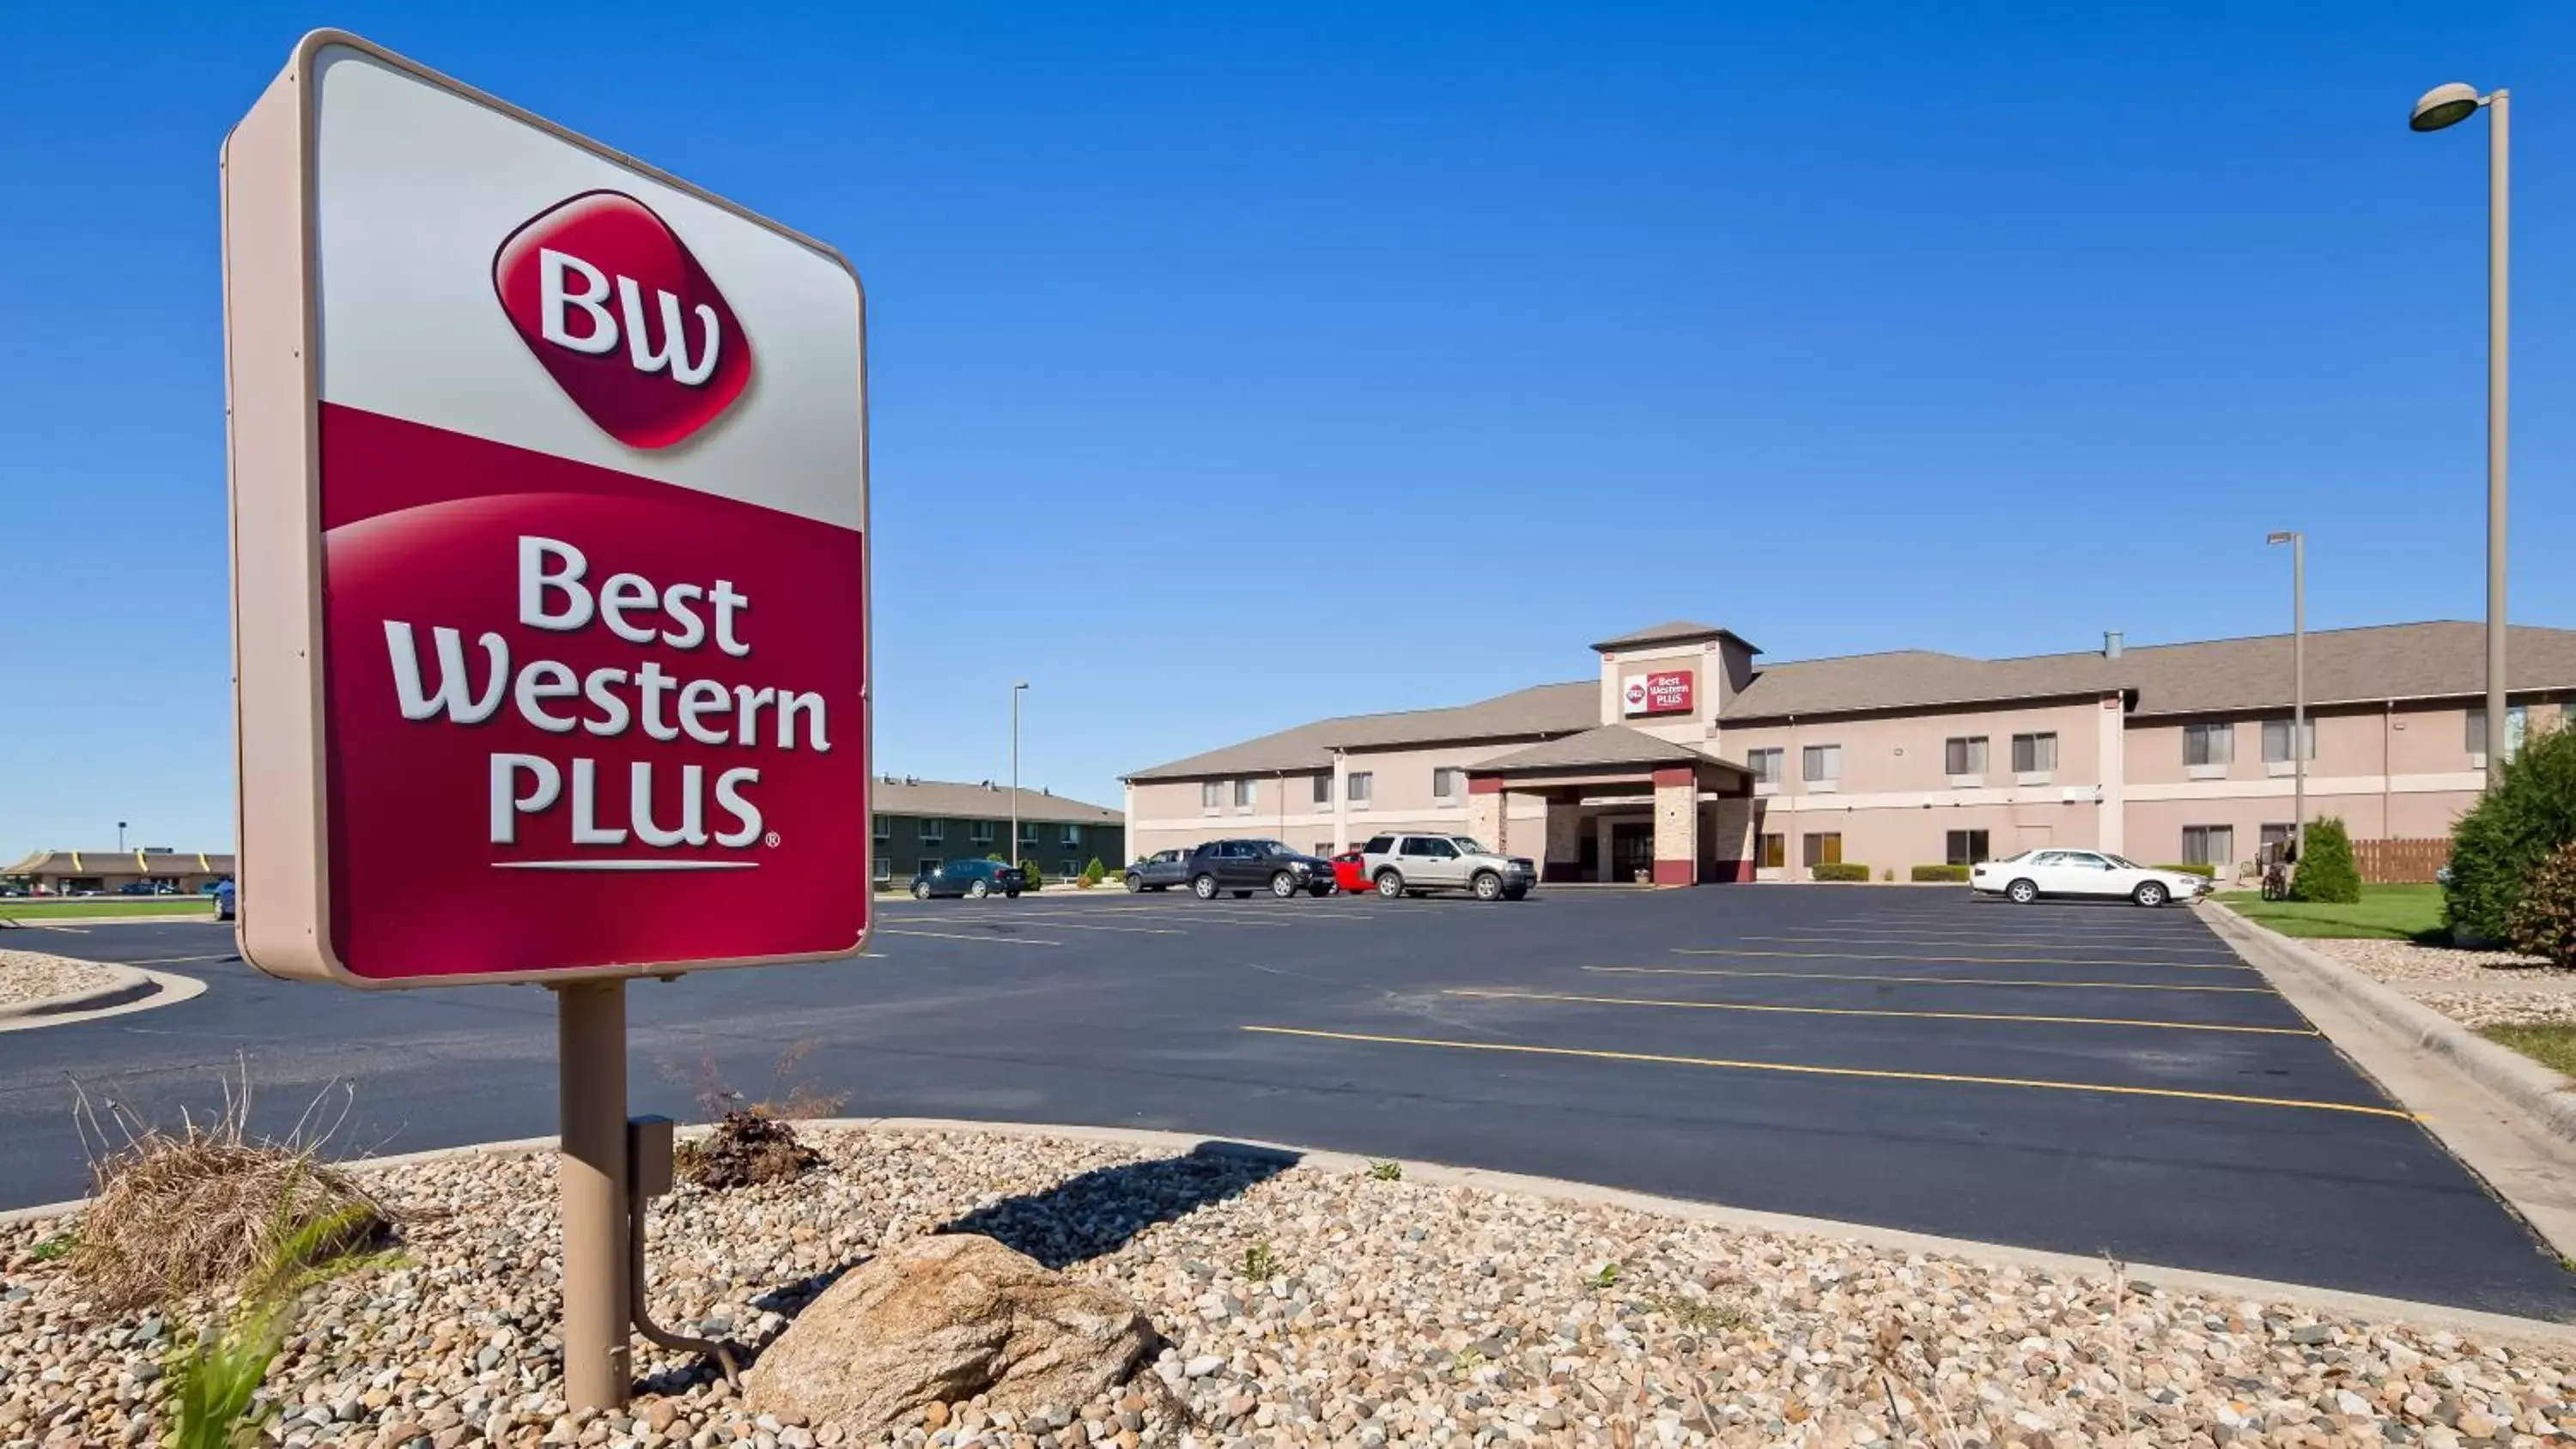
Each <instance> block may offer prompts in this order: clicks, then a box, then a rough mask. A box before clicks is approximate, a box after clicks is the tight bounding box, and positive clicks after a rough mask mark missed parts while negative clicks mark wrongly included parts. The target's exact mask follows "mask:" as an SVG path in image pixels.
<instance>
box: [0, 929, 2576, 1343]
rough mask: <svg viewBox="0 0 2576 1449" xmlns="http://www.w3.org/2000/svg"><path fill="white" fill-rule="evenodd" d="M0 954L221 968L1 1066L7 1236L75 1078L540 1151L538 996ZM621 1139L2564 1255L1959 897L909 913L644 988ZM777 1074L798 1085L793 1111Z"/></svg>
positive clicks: (2381, 1099) (2377, 1139) (2279, 1248)
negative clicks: (1085, 1143)
mask: <svg viewBox="0 0 2576 1449" xmlns="http://www.w3.org/2000/svg"><path fill="white" fill-rule="evenodd" d="M10 944H12V945H13V946H28V947H32V948H35V949H42V950H51V951H56V952H59V953H61V954H64V955H72V956H82V957H88V958H91V959H98V960H117V961H126V962H132V963H138V964H148V965H150V966H151V967H152V969H155V970H161V971H170V972H177V973H185V974H189V975H195V976H199V977H202V978H203V979H205V980H206V981H208V982H209V984H210V986H211V989H210V990H208V991H207V992H206V993H205V994H204V995H202V996H200V997H197V998H196V999H194V1000H191V1001H187V1002H183V1003H180V1004H178V1005H175V1006H171V1007H169V1008H166V1009H162V1010H154V1011H146V1012H140V1013H136V1014H133V1015H130V1016H124V1017H117V1018H112V1019H106V1020H101V1021H97V1022H89V1023H81V1024H75V1025H66V1026H60V1027H49V1028H45V1029H43V1030H37V1031H24V1032H17V1033H12V1034H7V1035H0V1141H5V1143H6V1146H5V1148H4V1149H0V1204H5V1205H22V1204H27V1203H34V1202H42V1201H49V1200H55V1199H60V1198H66V1197H71V1196H76V1195H78V1194H79V1193H80V1192H81V1191H82V1190H83V1188H84V1185H85V1170H86V1169H85V1166H84V1164H85V1157H84V1154H83V1148H82V1145H81V1142H80V1138H79V1135H78V1133H77V1132H76V1130H75V1127H74V1123H73V1120H72V1115H71V1110H70V1109H71V1103H72V1091H71V1086H70V1083H71V1081H72V1080H74V1079H77V1080H78V1081H79V1082H80V1083H81V1084H82V1085H83V1086H84V1087H85V1088H86V1089H87V1090H88V1092H89V1094H90V1095H91V1097H92V1098H93V1099H102V1098H114V1099H116V1100H118V1101H122V1102H125V1103H127V1104H129V1105H131V1106H132V1107H133V1108H135V1109H136V1110H137V1111H139V1112H141V1113H144V1114H146V1115H152V1116H158V1117H162V1118H168V1117H170V1116H172V1115H173V1114H174V1113H175V1112H176V1110H177V1109H178V1108H179V1107H180V1106H182V1105H189V1106H195V1107H203V1106H204V1105H206V1104H208V1103H210V1102H213V1101H215V1100H217V1099H218V1098H219V1088H218V1083H219V1080H220V1078H221V1077H222V1076H223V1075H225V1074H226V1073H228V1072H231V1071H232V1070H234V1066H235V1062H236V1059H237V1058H238V1059H241V1060H246V1061H247V1063H248V1067H249V1073H250V1077H251V1079H252V1081H253V1083H254V1085H255V1088H256V1090H257V1093H258V1104H257V1108H256V1122H257V1123H258V1124H259V1125H260V1126H262V1127H265V1128H267V1129H270V1130H281V1131H282V1130H285V1129H286V1128H287V1127H289V1126H291V1125H292V1124H293V1123H294V1122H295V1120H296V1119H298V1118H299V1117H303V1116H306V1115H307V1110H308V1107H309V1106H310V1105H311V1104H312V1103H313V1102H314V1101H315V1100H316V1099H317V1097H320V1098H323V1099H325V1101H326V1103H327V1102H328V1101H329V1100H332V1098H331V1096H330V1094H331V1093H333V1092H335V1091H337V1090H339V1089H340V1088H341V1087H346V1088H347V1089H349V1090H350V1091H351V1092H352V1098H351V1100H350V1102H349V1104H348V1106H347V1107H346V1110H345V1113H344V1112H343V1111H341V1110H340V1109H338V1108H336V1107H334V1108H327V1109H326V1110H325V1112H324V1113H323V1116H324V1117H325V1119H326V1120H329V1121H332V1122H335V1123H336V1124H337V1127H336V1131H337V1137H336V1142H337V1143H338V1145H339V1146H340V1148H341V1149H342V1150H344V1151H354V1152H403V1151H413V1150H418V1149H422V1148H428V1147H438V1146H446V1145H453V1144H460V1143H469V1142H477V1141H488V1140H493V1139H498V1138H511V1137H525V1136H534V1135H540V1134H544V1133H548V1132H550V1131H552V1130H553V1127H554V1110H555V1051H554V1022H553V1008H552V1002H551V1000H550V999H549V998H548V997H547V996H546V995H545V993H544V992H543V991H541V990H539V989H536V988H530V987H480V988H465V989H441V990H427V991H417V992H399V993H367V992H356V991H348V990H341V989H335V988H329V987H321V986H310V985H299V984H288V983H281V982H273V981H269V980H267V979H265V978H263V977H260V976H259V975H258V974H257V973H255V972H253V971H251V970H250V969H249V968H248V967H246V966H245V965H243V964H242V963H241V962H240V961H239V960H238V959H236V958H234V957H233V955H232V948H231V938H230V936H229V934H228V933H227V932H226V931H225V930H223V929H222V928H218V927H215V926H211V925H202V924H149V925H112V926H111V925H98V926H93V927H89V928H87V929H85V930H77V931H73V930H57V931H41V932H39V931H32V930H31V931H23V932H14V933H12V939H11V942H10ZM629 1014H630V1042H631V1045H630V1054H631V1071H630V1083H631V1091H632V1096H633V1106H634V1110H636V1111H639V1112H642V1111H660V1112H668V1113H670V1114H672V1115H674V1116H678V1117H681V1118H682V1119H684V1120H689V1119H695V1118H700V1117H703V1116H705V1115H706V1103H707V1102H708V1101H709V1100H711V1098H710V1097H709V1090H710V1089H711V1088H713V1087H716V1086H719V1085H721V1086H727V1087H730V1088H731V1089H734V1090H736V1091H739V1092H741V1093H743V1094H745V1095H747V1096H750V1097H754V1098H759V1097H768V1096H777V1095H784V1093H785V1091H786V1090H787V1089H788V1088H789V1087H791V1086H795V1085H803V1086H805V1087H807V1088H809V1089H811V1090H814V1091H819V1092H822V1093H825V1094H846V1104H845V1106H844V1107H843V1109H842V1110H843V1112H844V1113H846V1114H847V1115H865V1116H874V1115H900V1116H937V1117H971V1118H989V1119H996V1120H1014V1121H1038V1122H1066V1123H1086V1124H1098V1125H1109V1126H1137V1127H1154V1128H1165V1129H1171V1130H1178V1131H1190V1132H1201V1133H1208V1134H1213V1135H1226V1136H1237V1137H1251V1138H1261V1139H1268V1140H1274V1141H1284V1142H1295V1143H1303V1144H1307V1145H1311V1146H1316V1147H1323V1148H1332V1149H1338V1150H1342V1151H1347V1152H1354V1153H1365V1154H1371V1155H1376V1156H1385V1157H1396V1158H1406V1159H1412V1160H1417V1161H1437V1162H1447V1163H1454V1164H1461V1165H1469V1166H1478V1167H1488V1168H1497V1169H1503V1170H1508V1171H1514V1172H1526V1173H1536V1174H1542V1175H1547V1176H1555V1177H1567V1178H1577V1179H1582V1180H1586V1181H1592V1182H1600V1183H1608V1184H1612V1185H1616V1186H1621V1187H1627V1188H1633V1189H1638V1190H1641V1191H1648V1192H1657V1193H1665V1194H1670V1195H1674V1196H1680V1197H1690V1198H1698V1199H1704V1200H1708V1201H1715V1202H1724V1203H1728V1204H1732V1205H1735V1206H1739V1207H1747V1208H1756V1209H1765V1210H1770V1211H1777V1212H1790V1213H1801V1214H1808V1215H1812V1216H1817V1217H1824V1218H1834V1219H1842V1220H1847V1221H1854V1222H1866V1223H1875V1224H1881V1225H1886V1226H1891V1227H1900V1228H1908V1229H1914V1230H1918V1231H1923V1232H1930V1233H1939V1234H1945V1235H1950V1236H1957V1237H1965V1238H1977V1239H1986V1240H1993V1241H2001V1242H2009V1243H2017V1244H2024V1245H2028V1246H2032V1247H2041V1248H2050V1249H2056V1250H2060V1251H2071V1252H2078V1253H2092V1252H2100V1253H2105V1254H2109V1255H2111V1256H2114V1257H2117V1258H2120V1259H2122V1260H2124V1261H2131V1262H2147V1263H2164V1264H2171V1265H2174V1266H2179V1267H2189V1268H2196V1269H2202V1270H2207V1271H2212V1272H2224V1273H2237V1274H2245V1275H2250V1276H2256V1277H2264V1278H2277V1279H2287V1280H2292V1281H2300V1282H2308V1283H2315V1284H2320V1285H2324V1286H2329V1287H2335V1288H2344V1289H2351V1290H2356V1291H2362V1292H2372V1293H2383V1294H2390V1295H2395V1296H2399V1297H2407V1298H2416V1299H2423V1300H2427V1301H2432V1302H2439V1303H2448V1304H2456V1305H2460V1306H2466V1307H2475V1308H2482V1309H2489V1310H2495V1311H2502V1312H2514V1313H2525V1314H2534V1315H2539V1316H2546V1317H2553V1318H2576V1287H2572V1286H2571V1279H2570V1277H2569V1275H2567V1274H2566V1273H2565V1272H2564V1271H2562V1270H2561V1269H2560V1268H2559V1267H2558V1266H2557V1264H2556V1261H2555V1259H2554V1257H2552V1256H2551V1255H2550V1254H2548V1253H2547V1252H2546V1251H2545V1250H2544V1249H2543V1248H2542V1246H2541V1245H2540V1243H2539V1241H2538V1240H2537V1239H2536V1238H2535V1237H2534V1236H2533V1235H2532V1234H2531V1233H2530V1232H2529V1231H2528V1230H2527V1229H2526V1228H2525V1227H2524V1226H2523V1225H2522V1223H2521V1222H2520V1221H2519V1220H2518V1219H2517V1218H2515V1217H2514V1216H2513V1215H2512V1214H2511V1213H2510V1212H2509V1211H2507V1210H2506V1209H2505V1208H2504V1207H2503V1206H2502V1205H2500V1204H2499V1203H2498V1202H2496V1201H2495V1200H2494V1199H2493V1198H2492V1197H2491V1196H2490V1195H2489V1194H2488V1193H2487V1192H2486V1191H2485V1190H2484V1189H2483V1188H2482V1187H2481V1186H2480V1184H2479V1183H2478V1182H2477V1181H2476V1180H2475V1179H2474V1178H2473V1177H2472V1176H2471V1175H2470V1174H2469V1173H2468V1172H2467V1171H2466V1170H2465V1169H2463V1168H2462V1167H2461V1166H2460V1165H2459V1164H2458V1162H2456V1161H2455V1160H2454V1159H2452V1158H2451V1157H2450V1156H2449V1155H2448V1153H2446V1152H2445V1151H2444V1150H2443V1149H2442V1147H2441V1146H2440V1144H2439V1143H2438V1142H2436V1141H2435V1140H2434V1139H2433V1138H2432V1137H2431V1135H2430V1134H2428V1133H2427V1132H2426V1131H2425V1130H2424V1129H2423V1127H2422V1126H2421V1125H2420V1124H2419V1123H2417V1122H2416V1121H2414V1120H2413V1119H2412V1118H2411V1117H2409V1116H2408V1115H2407V1114H2406V1113H2405V1112H2404V1111H2403V1110H2401V1109H2399V1108H2398V1107H2397V1106H2396V1105H2395V1104H2394V1103H2392V1102H2390V1101H2389V1100H2388V1099H2387V1098H2386V1097H2385V1096H2384V1095H2382V1094H2381V1093H2380V1092H2379V1090H2378V1089H2377V1088H2376V1087H2375V1086H2374V1085H2373V1084H2372V1083H2371V1082H2369V1081H2368V1080H2367V1079H2365V1078H2364V1077H2362V1076H2361V1075H2360V1074H2359V1073H2357V1072H2356V1071H2355V1070H2354V1069H2353V1068H2352V1067H2351V1065H2350V1064H2349V1063H2348V1062H2347V1061H2346V1060H2345V1059H2344V1058H2343V1057H2342V1056H2341V1054H2340V1053H2338V1052H2337V1051H2336V1050H2335V1049H2334V1047H2333V1046H2332V1045H2331V1044H2330V1043H2328V1042H2327V1041H2326V1040H2325V1039H2324V1038H2323V1037H2321V1036H2318V1035H2316V1034H2315V1033H2314V1031H2313V1030H2312V1029H2311V1028H2310V1027H2309V1026H2308V1023H2307V1022H2306V1021H2305V1020H2304V1019H2303V1018H2302V1017H2300V1015H2299V1014H2298V1012H2297V1011H2296V1010H2294V1009H2293V1008H2292V1007H2291V1006H2290V1005H2289V1004H2288V1003H2287V1002H2286V1001H2284V1000H2282V999H2281V998H2280V997H2279V996H2278V995H2276V994H2275V993H2273V992H2272V991H2271V990H2270V988H2269V987H2267V986H2266V985H2265V984H2264V982H2263V979H2262V977H2261V976H2259V975H2258V974H2256V973H2255V972H2253V971H2251V970H2250V969H2247V968H2245V967H2244V966H2243V964H2242V963H2241V962H2239V961H2237V959H2236V958H2235V957H2234V955H2233V954H2232V953H2231V952H2230V951H2229V950H2228V948H2227V946H2226V945H2225V943H2223V942H2222V941H2220V940H2219V939H2218V938H2217V937H2216V936H2215V935H2213V934H2212V933H2211V932H2210V931H2209V930H2208V929H2207V928H2206V927H2204V926H2203V925H2202V924H2201V923H2200V922H2199V921H2198V919H2197V918H2196V917H2194V916H2193V915H2192V914H2191V913H2190V912H2189V911H2187V910H2185V909H2182V908H2179V907H2176V908H2168V909H2165V910H2161V911H2145V910H2139V909H2136V908H2133V907H2128V906H2125V905H2121V906H2082V905H2056V904H2049V905H2040V906H2035V907H2028V908H2017V907H2012V906H2009V905H2005V904H2002V903H2000V902H1986V901H1977V900H1972V899H1970V898H1969V897H1968V896H1967V895H1966V894H1965V893H1964V892H1960V891H1953V890H1934V889H1915V888H1905V887H1896V888H1876V887H1749V888H1733V889H1707V890H1696V891H1665V892H1650V893H1648V892H1630V891H1612V890H1574V889H1542V890H1541V891H1540V892H1539V893H1538V894H1536V895H1535V896H1533V897H1532V898H1531V899H1529V900H1527V901H1524V902H1519V903H1494V904H1478V903H1475V902H1472V901H1465V900H1443V899H1426V900H1407V901H1381V900H1376V899H1356V900H1354V899H1342V898H1337V899H1332V900H1324V901H1312V900H1294V901H1272V900H1269V899H1267V898H1266V897H1265V898H1256V899H1252V900H1246V901H1234V900H1223V901H1218V902H1212V903H1202V902H1198V901H1195V900H1191V899H1188V898H1186V897H1184V896H1181V895H1177V894H1174V895H1147V896H1141V897H1139V896H1126V895H1121V894H1115V893H1102V892H1092V893H1076V892H1069V891H1068V892H1049V893H1047V894H1044V895H1039V896H1035V897H1027V898H1023V899H1021V900H1018V901H1002V900H990V901H981V902H976V901H940V902H932V903H915V902H910V901H902V902H895V903H890V904H887V905H885V906H883V907H881V911H880V925H879V930H878V933H877V934H876V936H875V937H874V938H873V941H872V943H871V946H870V949H869V951H868V953H867V954H866V955H865V956H863V957H857V958H852V959H849V960H844V961H837V962H831V963H826V964H822V965H815V966H802V967H780V968H768V969H757V970H744V971H730V972H705V973H700V974H696V975H692V976H689V977H686V978H684V979H682V980H680V981H677V982H673V983H667V984H666V983H660V982H639V983H637V984H635V985H634V986H633V987H632V988H631V991H630V1002H629ZM782 1056H793V1057H796V1058H797V1060H795V1061H794V1063H793V1064H792V1066H791V1067H790V1068H789V1070H788V1072H787V1073H786V1076H785V1078H784V1079H780V1078H779V1076H778V1074H777V1073H776V1071H775V1067H776V1064H777V1062H778V1061H779V1059H780V1058H781V1057H782Z"/></svg>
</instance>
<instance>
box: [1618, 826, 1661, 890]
mask: <svg viewBox="0 0 2576 1449" xmlns="http://www.w3.org/2000/svg"><path fill="white" fill-rule="evenodd" d="M1654 869H1655V822H1653V821H1651V820H1638V821H1616V822H1613V823H1612V824H1611V826H1610V878H1611V879H1612V880H1616V881H1630V880H1635V879H1636V878H1637V872H1639V871H1645V872H1647V873H1648V877H1649V878H1650V879H1651V878H1652V874H1653V871H1654Z"/></svg>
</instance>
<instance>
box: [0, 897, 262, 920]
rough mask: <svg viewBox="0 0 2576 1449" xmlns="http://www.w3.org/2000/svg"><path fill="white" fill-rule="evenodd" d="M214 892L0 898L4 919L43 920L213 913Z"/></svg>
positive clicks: (2, 918)
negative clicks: (32, 898) (70, 898)
mask: <svg viewBox="0 0 2576 1449" xmlns="http://www.w3.org/2000/svg"><path fill="white" fill-rule="evenodd" d="M214 913H215V900H214V897H212V896H92V897H89V898H86V899H81V900H56V899H51V898H48V899H45V900H41V901H39V900H29V899H24V898H12V899H9V900H0V920H12V921H41V920H45V919H47V918H48V917H54V916H211V915H213V914H214Z"/></svg>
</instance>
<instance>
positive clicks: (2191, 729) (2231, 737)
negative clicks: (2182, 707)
mask: <svg viewBox="0 0 2576 1449" xmlns="http://www.w3.org/2000/svg"><path fill="white" fill-rule="evenodd" d="M2182 762H2183V763H2184V764H2186V765H2232V764H2234V763H2236V726H2234V725H2232V724H2187V725H2184V726H2183V727H2182Z"/></svg>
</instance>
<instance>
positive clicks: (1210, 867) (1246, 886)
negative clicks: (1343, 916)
mask: <svg viewBox="0 0 2576 1449" xmlns="http://www.w3.org/2000/svg"><path fill="white" fill-rule="evenodd" d="M1257 890H1266V891H1268V892H1270V893H1271V894H1272V895H1274V896H1277V897H1279V898H1280V899H1281V900H1286V899H1288V898H1289V897H1290V896H1293V895H1296V894H1297V893H1298V892H1300V891H1303V892H1305V893H1306V894H1307V895H1310V896H1328V895H1331V894H1332V893H1333V863H1332V862H1331V861H1329V860H1325V859H1323V858H1322V857H1321V856H1313V855H1306V854H1303V853H1301V852H1298V851H1295V850H1291V849H1289V848H1288V846H1287V845H1286V843H1285V842H1282V841H1277V840H1211V841H1209V842H1208V843H1207V844H1205V845H1202V846H1200V847H1199V848H1198V849H1197V850H1194V851H1192V852H1190V893H1191V894H1192V895H1195V896H1197V897H1198V898H1199V899H1200V900H1203V901H1208V900H1214V899H1216V894H1217V892H1219V891H1231V892H1233V894H1234V896H1235V898H1236V899H1237V900H1240V899H1242V898H1243V897H1245V896H1248V895H1251V894H1252V893H1253V892H1254V891H1257Z"/></svg>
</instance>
